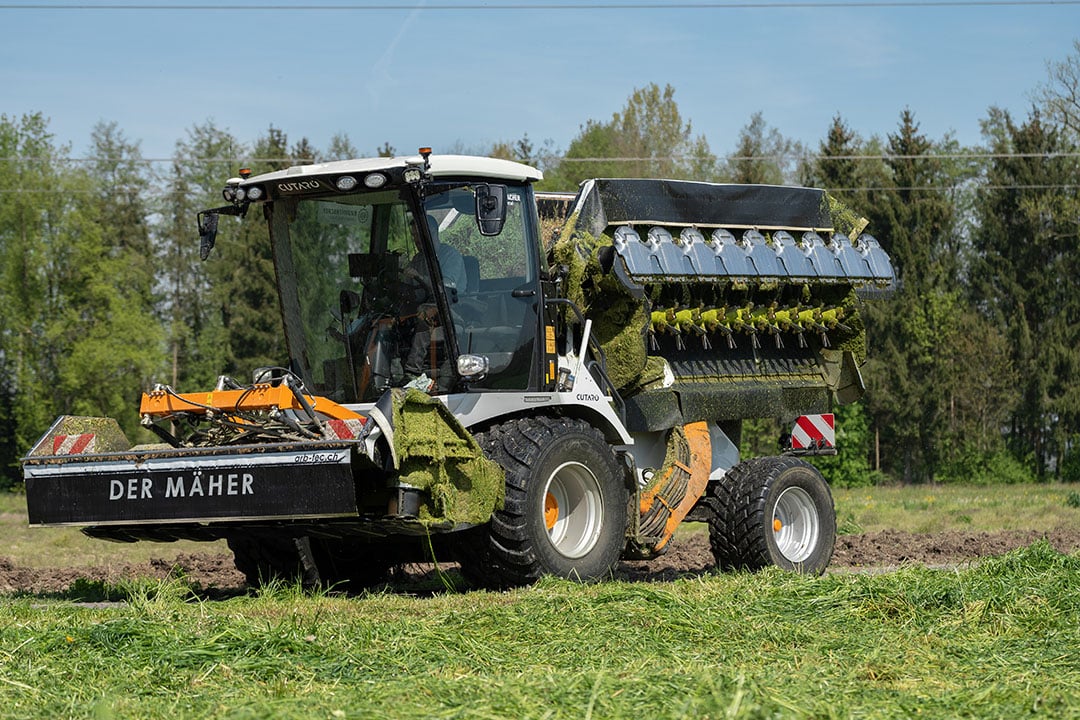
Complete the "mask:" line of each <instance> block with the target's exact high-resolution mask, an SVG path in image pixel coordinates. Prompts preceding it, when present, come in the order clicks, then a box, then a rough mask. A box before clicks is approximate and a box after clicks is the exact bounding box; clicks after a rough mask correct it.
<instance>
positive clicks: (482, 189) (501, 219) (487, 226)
mask: <svg viewBox="0 0 1080 720" xmlns="http://www.w3.org/2000/svg"><path fill="white" fill-rule="evenodd" d="M504 224H506V186H505V185H477V186H476V226H477V228H479V229H480V234H481V235H498V234H499V233H501V232H502V229H503V225H504Z"/></svg>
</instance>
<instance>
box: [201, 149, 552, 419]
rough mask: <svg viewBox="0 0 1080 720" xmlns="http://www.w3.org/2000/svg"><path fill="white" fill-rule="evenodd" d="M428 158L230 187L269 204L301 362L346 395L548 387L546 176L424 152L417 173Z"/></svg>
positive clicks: (332, 390)
mask: <svg viewBox="0 0 1080 720" xmlns="http://www.w3.org/2000/svg"><path fill="white" fill-rule="evenodd" d="M416 160H418V159H401V158H385V159H373V160H361V161H345V162H342V163H329V164H326V165H323V166H304V167H301V168H293V169H292V170H291V171H284V172H282V173H271V174H268V175H264V176H259V177H253V178H250V179H244V180H242V181H239V182H233V183H231V184H230V187H232V188H233V196H234V197H235V196H236V194H238V191H239V190H244V195H246V197H247V198H248V199H250V198H251V189H252V188H256V187H257V188H259V189H258V190H257V191H256V195H257V196H258V197H260V198H265V199H267V200H268V201H267V202H266V204H265V212H266V216H267V217H268V219H269V225H270V235H271V242H272V244H273V247H274V257H275V266H276V274H277V281H278V289H279V294H280V299H281V306H282V313H283V319H284V325H285V333H286V338H287V342H288V348H289V357H290V370H292V371H293V372H294V373H296V374H298V375H299V376H300V377H301V378H302V379H303V380H304V383H305V386H306V388H307V390H308V391H309V392H311V393H313V394H315V395H321V396H325V397H328V398H330V399H332V400H334V401H336V402H342V403H349V402H362V403H366V402H374V401H376V400H377V399H378V398H379V397H380V396H381V395H382V394H383V393H384V392H385V391H386V390H387V389H389V388H393V387H403V386H412V387H419V388H420V389H423V390H426V391H428V392H431V393H432V394H442V393H448V392H456V391H462V390H466V389H472V388H476V389H506V390H519V391H520V390H527V389H530V388H532V387H535V386H536V385H537V377H539V375H540V372H539V368H540V359H539V358H537V357H536V352H535V351H536V349H537V348H536V344H537V343H536V338H537V336H538V334H539V329H540V326H539V323H540V310H539V308H540V302H541V294H540V281H539V276H540V271H539V268H540V265H539V264H540V250H539V244H538V241H537V237H538V234H537V219H536V217H535V209H534V208H535V203H534V201H533V195H532V192H533V191H532V186H531V181H533V180H536V179H539V177H540V174H539V173H538V172H537V171H535V170H532V169H531V168H527V167H526V166H522V165H518V164H517V163H509V162H506V161H498V160H491V159H484V158H479V159H478V158H460V159H457V160H459V161H460V162H457V163H455V158H454V156H436V157H432V158H430V162H429V161H428V158H426V157H425V158H424V161H425V162H424V165H423V168H424V169H423V172H422V174H421V173H415V174H412V173H410V172H409V171H410V170H414V171H415V170H416V169H418V166H417V164H416V162H415V161H416ZM510 166H512V167H510ZM492 170H494V171H496V172H494V173H493V172H492ZM349 171H351V172H349ZM455 171H456V172H455ZM290 173H291V175H290ZM506 175H516V176H517V177H506ZM373 176H378V177H379V178H380V179H375V180H372V179H371V178H372V177H373ZM418 176H419V177H418ZM343 177H349V178H350V180H349V181H345V182H342V180H341V178H343ZM343 186H344V187H346V188H347V189H346V190H344V191H343V190H342V189H341V188H342V187H343ZM226 197H227V198H228V197H229V189H228V188H227V189H226ZM234 202H235V201H234ZM222 210H226V211H229V210H232V208H223V209H222ZM211 212H213V211H211ZM215 220H216V218H215ZM210 241H211V243H212V237H211V240H210ZM204 244H205V237H204Z"/></svg>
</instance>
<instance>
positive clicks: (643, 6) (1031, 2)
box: [0, 0, 1080, 12]
mask: <svg viewBox="0 0 1080 720" xmlns="http://www.w3.org/2000/svg"><path fill="white" fill-rule="evenodd" d="M1054 5H1063V6H1068V5H1080V0H854V2H842V1H840V0H831V1H830V0H806V1H805V2H799V1H797V0H765V1H764V2H704V3H656V2H650V3H612V4H604V3H574V4H569V3H522V4H516V3H484V4H477V3H442V4H438V5H429V4H426V3H419V4H418V3H409V4H400V5H387V4H370V5H369V4H364V5H356V4H349V5H296V4H280V5H275V4H261V5H236V4H220V5H205V4H191V5H189V4H165V5H148V4H102V5H96V4H88V3H42V4H28V3H2V4H0V10H79V11H82V10H106V11H117V10H138V11H151V10H157V11H169V12H176V11H196V12H209V11H218V12H225V11H230V12H236V11H240V12H280V11H286V12H297V11H303V12H391V11H397V12H413V11H417V10H432V11H441V12H446V11H452V12H459V11H487V12H494V11H514V10H518V11H521V10H547V11H566V10H576V11H581V10H592V11H596V10H621V11H626V10H791V9H802V8H805V9H823V8H844V9H848V8H859V9H878V8H900V9H906V8H942V7H946V8H947V7H1036V6H1054Z"/></svg>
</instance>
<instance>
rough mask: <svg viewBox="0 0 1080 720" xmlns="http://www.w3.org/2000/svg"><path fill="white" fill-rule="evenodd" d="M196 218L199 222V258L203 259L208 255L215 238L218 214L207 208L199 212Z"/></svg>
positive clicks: (212, 247)
mask: <svg viewBox="0 0 1080 720" xmlns="http://www.w3.org/2000/svg"><path fill="white" fill-rule="evenodd" d="M196 219H197V220H198V223H199V259H200V260H205V259H206V258H208V257H210V251H211V250H213V249H214V241H216V240H217V226H218V214H217V213H216V212H212V211H209V210H207V211H204V212H201V213H199V214H198V215H197V216H196Z"/></svg>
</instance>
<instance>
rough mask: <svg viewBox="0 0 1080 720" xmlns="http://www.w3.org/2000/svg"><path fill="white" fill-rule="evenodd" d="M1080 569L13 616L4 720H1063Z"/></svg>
mask: <svg viewBox="0 0 1080 720" xmlns="http://www.w3.org/2000/svg"><path fill="white" fill-rule="evenodd" d="M1078 586H1080V557H1078V556H1076V555H1072V556H1066V555H1061V554H1059V553H1057V552H1055V551H1054V550H1052V549H1051V548H1050V547H1049V546H1048V545H1046V544H1045V543H1039V544H1036V545H1034V546H1032V547H1031V548H1028V549H1025V550H1021V551H1017V552H1015V553H1013V554H1011V555H1008V556H1005V557H1003V558H995V559H992V560H988V561H986V562H984V563H982V564H980V565H979V566H977V567H974V568H969V569H964V570H961V571H953V572H949V571H941V570H927V569H923V568H916V567H909V568H905V569H902V570H900V571H897V572H893V573H888V574H884V575H855V574H836V575H827V576H823V577H819V578H808V577H802V576H796V575H791V574H784V573H781V572H779V571H769V572H764V573H760V574H756V575H750V574H743V573H735V574H726V575H711V576H704V577H698V578H694V579H684V580H678V581H675V582H670V583H658V584H648V583H640V584H634V583H625V582H610V583H601V584H598V585H592V586H579V585H574V584H571V583H568V582H564V581H554V580H547V581H543V582H541V583H540V584H539V585H537V586H535V587H531V588H526V589H521V590H516V591H513V592H508V593H486V592H474V593H468V594H447V595H438V596H434V597H427V598H416V597H409V596H403V595H370V596H366V597H361V598H353V599H346V598H339V597H331V596H327V595H316V596H305V595H303V594H299V593H297V592H294V591H293V590H290V589H277V590H270V591H268V592H264V593H263V594H261V595H259V596H257V597H239V598H233V599H230V600H226V601H219V602H205V601H202V602H199V601H194V600H191V599H190V598H189V597H188V596H187V594H186V592H185V589H184V586H183V585H182V584H181V583H180V582H179V581H170V582H168V583H165V584H161V585H144V586H141V587H131V588H129V598H130V599H129V601H128V602H127V603H125V604H119V605H110V606H106V607H85V606H75V605H72V604H68V603H41V602H40V601H36V600H29V599H20V600H9V601H7V603H6V605H7V608H6V609H5V612H4V613H3V619H2V620H0V697H2V698H3V699H4V702H3V704H2V705H0V715H4V716H7V717H43V718H44V717H48V718H55V717H94V718H114V717H115V718H157V717H167V718H170V720H172V719H175V718H187V717H192V718H266V717H281V718H346V717H349V718H369V717H403V718H413V717H415V718H420V717H423V718H428V717H435V718H705V717H708V718H763V717H818V718H848V717H867V718H911V717H917V716H921V717H935V718H956V717H979V718H1010V719H1012V718H1017V717H1021V716H1031V715H1041V716H1046V717H1054V718H1068V717H1076V716H1077V708H1078V707H1080V671H1078V665H1077V660H1076V647H1077V645H1078V643H1080V624H1078V623H1077V617H1080V593H1077V592H1076V587H1078Z"/></svg>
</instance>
